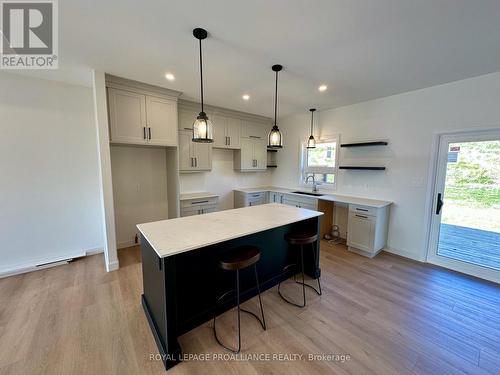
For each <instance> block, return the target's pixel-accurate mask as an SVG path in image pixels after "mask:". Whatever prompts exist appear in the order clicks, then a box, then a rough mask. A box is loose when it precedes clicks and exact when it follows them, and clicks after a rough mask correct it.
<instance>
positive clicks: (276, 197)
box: [269, 191, 283, 203]
mask: <svg viewBox="0 0 500 375" xmlns="http://www.w3.org/2000/svg"><path fill="white" fill-rule="evenodd" d="M269 203H283V194H282V193H277V192H275V191H270V192H269Z"/></svg>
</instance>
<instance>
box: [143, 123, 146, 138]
mask: <svg viewBox="0 0 500 375" xmlns="http://www.w3.org/2000/svg"><path fill="white" fill-rule="evenodd" d="M142 136H143V137H144V139H146V127H145V126H143V127H142Z"/></svg>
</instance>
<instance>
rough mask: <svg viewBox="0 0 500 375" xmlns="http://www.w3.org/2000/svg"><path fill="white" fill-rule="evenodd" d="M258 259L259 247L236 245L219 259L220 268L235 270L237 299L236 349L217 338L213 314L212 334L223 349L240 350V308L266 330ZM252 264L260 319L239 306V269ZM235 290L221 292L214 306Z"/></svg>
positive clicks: (236, 351) (235, 351) (237, 351)
mask: <svg viewBox="0 0 500 375" xmlns="http://www.w3.org/2000/svg"><path fill="white" fill-rule="evenodd" d="M259 259H260V250H259V248H257V247H255V246H249V245H246V246H240V247H237V248H235V249H233V250H231V251H230V252H228V253H227V254H226V255H225V256H224V257H223V258H221V259H220V260H219V267H220V268H222V269H223V270H226V271H236V300H237V306H238V349H237V350H234V349H232V348H229V347H227V346H226V345H224V344H223V343H222V342H221V341H220V340H219V338H218V337H217V329H216V327H215V319H216V316H215V315H214V324H213V326H214V336H215V339H216V340H217V342H218V343H219V345H220V346H222V347H223V348H224V349H226V350H229V351H231V352H233V353H235V354H237V353H239V352H240V350H241V324H240V310H241V311H243V312H246V313H247V314H250V315H252V316H254V317H255V318H256V319H257V320H258V321H259V323H260V325H261V326H262V328H263V329H264V331H265V330H266V320H265V318H264V309H263V308H262V300H261V298H260V284H259V276H258V275H257V262H258V261H259ZM252 265H253V266H254V272H255V281H256V283H257V291H258V295H259V304H260V313H261V316H262V320H261V319H260V318H259V317H258V316H257V315H256V314H254V313H253V312H251V311H248V310H245V309H243V308H240V270H242V269H245V268H247V267H250V266H252ZM233 292H235V290H234V289H232V290H229V291H227V292H225V293H224V294H222V295H221V296H220V297H219V298H217V302H216V307H217V305H218V303H219V302H220V301H221V300H222V299H223V298H224V297H226V296H227V295H229V294H231V293H233Z"/></svg>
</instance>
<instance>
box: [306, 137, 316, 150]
mask: <svg viewBox="0 0 500 375" xmlns="http://www.w3.org/2000/svg"><path fill="white" fill-rule="evenodd" d="M307 148H316V140H315V139H314V137H313V135H312V134H311V135H310V136H309V140H308V141H307Z"/></svg>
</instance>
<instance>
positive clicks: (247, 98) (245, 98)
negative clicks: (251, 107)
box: [242, 94, 250, 100]
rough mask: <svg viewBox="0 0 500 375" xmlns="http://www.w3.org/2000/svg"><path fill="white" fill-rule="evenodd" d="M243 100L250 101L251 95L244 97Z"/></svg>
mask: <svg viewBox="0 0 500 375" xmlns="http://www.w3.org/2000/svg"><path fill="white" fill-rule="evenodd" d="M242 98H243V100H249V99H250V95H248V94H245V95H243V96H242Z"/></svg>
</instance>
